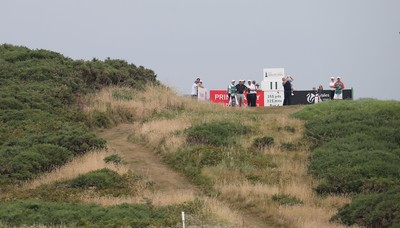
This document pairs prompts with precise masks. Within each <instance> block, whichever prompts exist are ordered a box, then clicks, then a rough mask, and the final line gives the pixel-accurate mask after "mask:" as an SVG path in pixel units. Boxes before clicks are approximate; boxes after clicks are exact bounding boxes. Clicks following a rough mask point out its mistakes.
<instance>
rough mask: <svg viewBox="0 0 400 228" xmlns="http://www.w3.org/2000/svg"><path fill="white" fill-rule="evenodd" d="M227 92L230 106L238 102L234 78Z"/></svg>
mask: <svg viewBox="0 0 400 228" xmlns="http://www.w3.org/2000/svg"><path fill="white" fill-rule="evenodd" d="M227 93H228V106H232V107H234V106H235V105H236V103H237V102H236V86H235V80H232V81H231V84H229V85H228V89H227Z"/></svg>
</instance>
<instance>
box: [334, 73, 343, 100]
mask: <svg viewBox="0 0 400 228" xmlns="http://www.w3.org/2000/svg"><path fill="white" fill-rule="evenodd" d="M334 87H335V96H334V98H333V99H335V100H342V99H343V89H344V83H343V82H342V81H341V79H340V77H337V78H336V82H335V84H334Z"/></svg>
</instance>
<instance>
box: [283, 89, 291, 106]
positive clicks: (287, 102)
mask: <svg viewBox="0 0 400 228" xmlns="http://www.w3.org/2000/svg"><path fill="white" fill-rule="evenodd" d="M291 96H292V90H285V99H283V105H290V97H291Z"/></svg>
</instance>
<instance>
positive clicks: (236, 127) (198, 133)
mask: <svg viewBox="0 0 400 228" xmlns="http://www.w3.org/2000/svg"><path fill="white" fill-rule="evenodd" d="M246 133H248V129H247V128H246V127H245V126H244V125H242V124H240V123H233V122H227V121H212V122H208V123H203V124H199V125H193V126H191V127H190V128H188V129H186V134H187V137H186V142H187V143H188V144H189V145H195V144H206V145H212V146H233V145H236V142H235V137H236V136H240V135H244V134H246Z"/></svg>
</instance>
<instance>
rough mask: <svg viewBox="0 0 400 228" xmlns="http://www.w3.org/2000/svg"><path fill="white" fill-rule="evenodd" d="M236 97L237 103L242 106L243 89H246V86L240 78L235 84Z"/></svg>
mask: <svg viewBox="0 0 400 228" xmlns="http://www.w3.org/2000/svg"><path fill="white" fill-rule="evenodd" d="M235 87H236V97H237V100H238V103H239V107H242V105H243V106H244V95H243V93H244V91H245V90H246V89H247V87H246V86H245V85H244V80H240V81H239V84H237V85H236V86H235Z"/></svg>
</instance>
